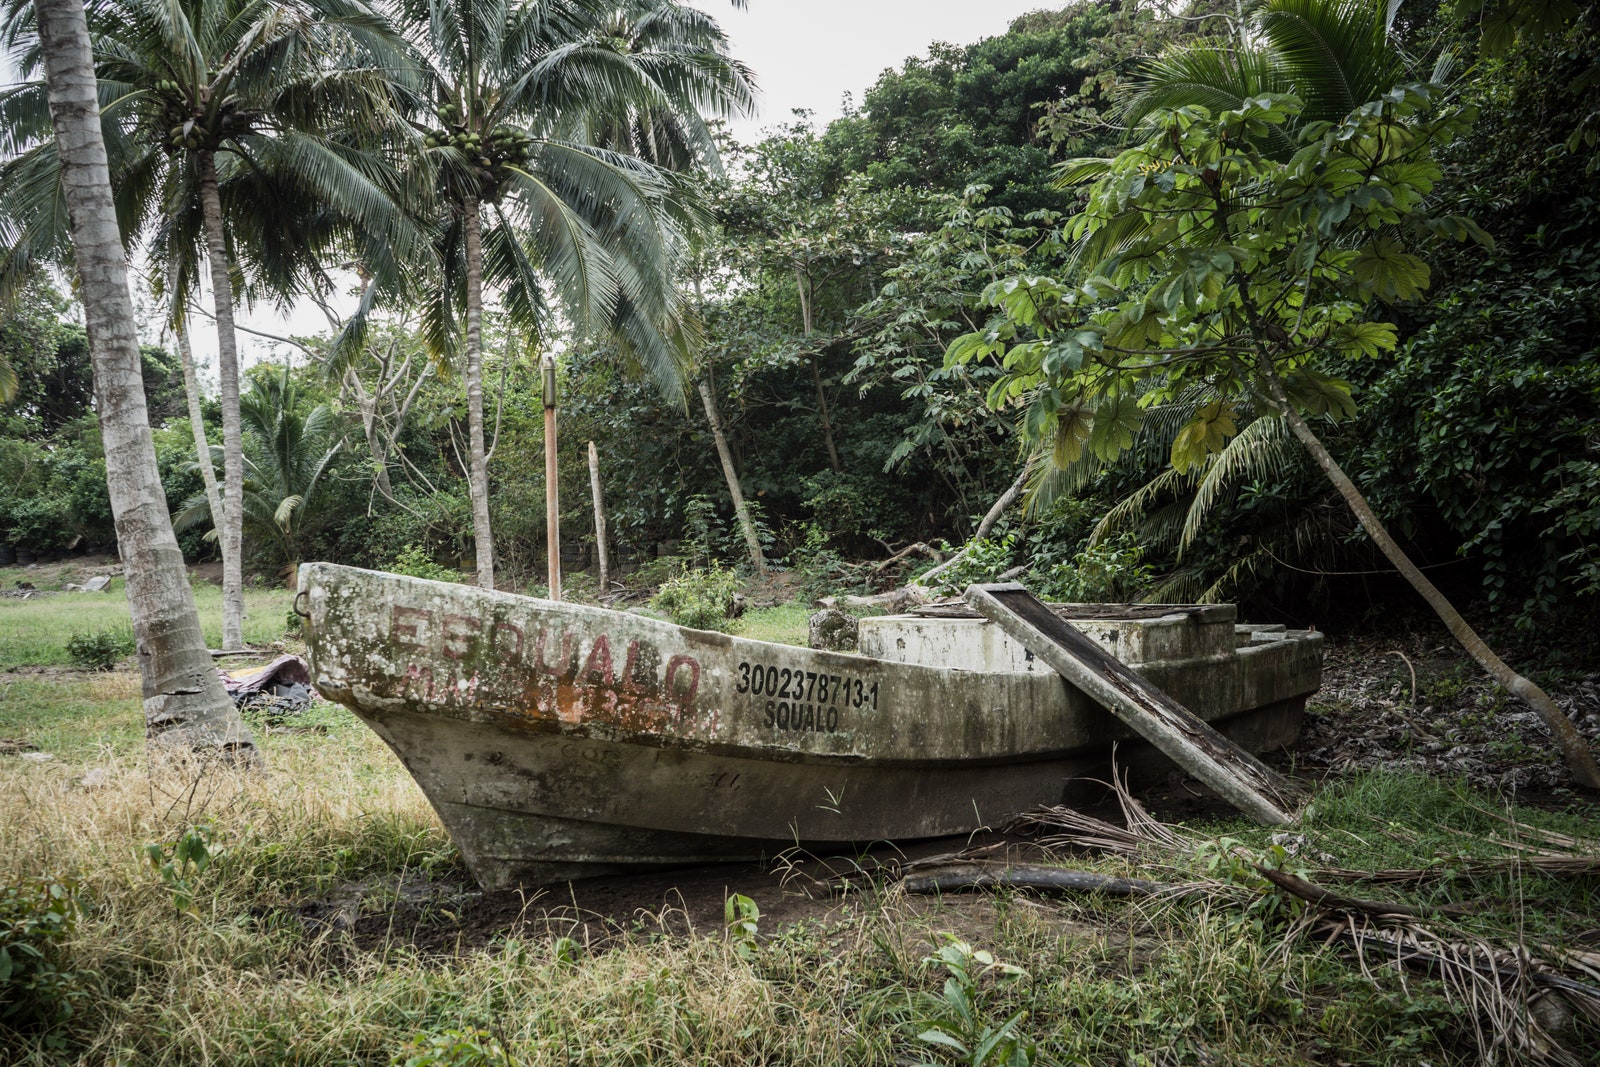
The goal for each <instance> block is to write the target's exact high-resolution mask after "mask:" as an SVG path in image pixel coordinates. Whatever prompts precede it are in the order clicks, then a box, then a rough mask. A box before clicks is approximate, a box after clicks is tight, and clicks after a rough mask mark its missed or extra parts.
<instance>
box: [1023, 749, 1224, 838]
mask: <svg viewBox="0 0 1600 1067" xmlns="http://www.w3.org/2000/svg"><path fill="white" fill-rule="evenodd" d="M1114 760H1115V752H1113V764H1112V769H1111V781H1110V782H1102V781H1100V780H1099V779H1091V781H1093V782H1094V783H1095V784H1097V785H1103V786H1105V787H1106V788H1107V789H1109V790H1111V792H1112V794H1113V795H1114V796H1115V797H1116V799H1117V804H1118V806H1120V807H1121V808H1122V820H1123V823H1124V825H1122V826H1118V825H1116V824H1115V823H1111V822H1107V821H1105V820H1104V819H1097V818H1095V817H1094V816H1093V815H1088V814H1086V813H1084V812H1081V811H1078V810H1077V809H1076V808H1069V807H1066V806H1065V805H1060V804H1057V805H1052V806H1049V807H1043V808H1035V809H1033V810H1032V811H1026V812H1023V813H1022V814H1021V815H1018V816H1016V817H1015V818H1013V819H1012V820H1011V821H1010V822H1009V823H1007V824H1006V827H1005V829H1006V830H1008V831H1013V832H1018V833H1025V834H1029V835H1034V836H1035V844H1037V845H1038V846H1039V847H1040V848H1044V849H1048V850H1051V851H1064V850H1067V849H1088V850H1091V851H1095V852H1111V853H1118V854H1121V855H1128V856H1131V855H1134V854H1136V853H1139V852H1141V851H1148V852H1155V853H1188V852H1192V851H1193V850H1194V846H1195V845H1196V844H1198V843H1199V842H1200V840H1202V839H1201V837H1199V836H1198V835H1196V834H1194V833H1193V831H1190V830H1189V829H1187V828H1186V827H1182V826H1174V825H1172V824H1170V823H1164V822H1162V821H1161V820H1160V819H1157V818H1156V817H1155V816H1153V815H1151V814H1150V813H1149V812H1148V811H1147V810H1145V806H1144V805H1143V804H1141V803H1139V799H1138V798H1137V797H1135V796H1134V795H1133V793H1132V791H1131V790H1130V789H1129V788H1128V782H1127V776H1126V775H1125V774H1118V772H1117V769H1116V765H1115V762H1114Z"/></svg>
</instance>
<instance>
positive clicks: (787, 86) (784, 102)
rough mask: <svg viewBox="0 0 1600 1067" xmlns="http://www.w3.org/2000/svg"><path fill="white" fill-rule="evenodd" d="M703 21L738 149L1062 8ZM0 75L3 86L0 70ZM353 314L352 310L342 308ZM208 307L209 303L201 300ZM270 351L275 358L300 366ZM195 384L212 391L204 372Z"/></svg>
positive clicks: (772, 4)
mask: <svg viewBox="0 0 1600 1067" xmlns="http://www.w3.org/2000/svg"><path fill="white" fill-rule="evenodd" d="M690 2H691V3H693V4H694V5H695V6H696V7H699V8H702V9H703V10H705V11H708V12H710V13H711V14H712V15H713V16H714V17H715V18H716V19H717V20H718V21H719V22H720V23H721V24H722V26H723V28H724V29H725V30H726V31H727V33H728V37H729V38H730V40H731V42H732V52H733V54H734V55H735V56H737V57H738V58H740V59H742V60H743V61H744V62H745V63H747V64H749V65H750V66H751V67H752V68H753V69H754V71H755V75H756V79H757V82H758V84H759V85H760V87H761V91H762V100H761V104H762V106H761V111H760V113H759V114H758V115H757V116H756V117H755V118H753V119H749V120H741V121H738V122H735V123H734V124H733V129H734V133H735V136H737V137H738V138H739V139H740V140H745V141H749V140H754V139H755V137H756V136H757V135H758V133H759V132H760V130H761V129H762V128H764V127H766V126H771V125H776V124H778V123H783V122H787V121H789V119H790V118H791V112H792V111H793V109H795V108H806V109H809V110H811V111H813V112H814V113H815V114H814V116H813V120H814V121H815V122H816V123H817V124H818V125H819V126H822V125H826V124H827V122H828V121H829V120H830V119H834V118H837V117H838V116H839V115H840V113H841V111H842V107H841V102H842V100H843V97H844V94H845V93H850V94H851V95H852V96H853V98H854V100H855V102H856V104H857V105H858V106H859V105H860V103H861V99H862V96H863V94H864V92H865V90H866V89H867V88H869V87H870V86H871V85H872V83H873V82H875V81H877V79H878V75H879V74H880V73H881V72H882V71H883V70H884V69H885V68H889V67H898V66H899V65H900V64H901V63H903V62H904V61H905V60H906V58H907V57H909V56H913V55H925V54H927V50H928V45H929V44H930V43H932V42H934V41H948V42H951V43H955V44H969V43H971V42H973V41H977V40H980V39H981V38H984V37H993V36H995V35H997V34H1000V33H1004V32H1005V29H1006V27H1007V26H1008V25H1009V24H1010V22H1011V20H1012V19H1014V18H1016V17H1017V16H1018V15H1022V14H1024V13H1026V12H1029V11H1037V10H1040V9H1047V8H1059V7H1063V6H1065V5H1066V2H1067V0H749V7H748V8H747V9H746V10H743V11H740V10H737V9H736V8H734V7H733V6H732V4H731V3H729V2H728V0H690ZM5 67H6V69H4V71H3V73H4V75H6V76H7V77H5V79H4V80H6V81H9V80H11V76H14V75H13V71H12V70H11V69H10V68H9V64H6V65H5ZM349 303H350V305H351V306H352V307H353V305H354V301H353V300H351V301H349ZM208 306H209V298H208ZM238 321H239V323H240V324H241V325H243V326H253V327H255V328H257V329H261V330H265V331H267V332H269V333H276V334H290V333H317V332H321V331H324V330H326V328H327V323H326V320H325V319H324V318H323V317H322V315H321V313H320V312H318V311H316V310H315V309H314V308H310V307H308V308H306V309H304V310H303V311H296V312H295V313H294V314H291V315H290V316H288V317H284V316H280V315H278V314H276V313H275V312H273V311H271V310H269V309H265V308H263V309H260V310H257V311H254V312H250V311H245V310H244V309H242V308H241V309H239V314H238ZM193 340H194V348H195V356H196V358H197V360H199V361H200V362H201V363H202V364H209V365H210V366H212V367H214V366H215V359H216V341H215V333H214V331H213V330H211V329H210V328H209V323H207V322H205V320H202V319H199V318H197V319H196V320H195V330H194V333H193ZM274 347H275V346H273V345H272V344H271V343H270V342H267V341H263V340H261V339H259V338H256V337H252V336H251V335H249V334H246V333H241V334H240V335H239V350H240V355H241V361H242V362H243V363H245V364H246V365H248V364H251V363H255V362H257V361H259V360H262V359H267V358H271V357H272V349H273V348H274ZM276 347H278V348H279V354H278V358H283V357H284V356H291V357H297V358H299V359H303V358H304V357H303V355H301V354H300V353H298V352H294V351H293V350H291V349H288V348H287V347H286V346H276ZM202 376H203V377H206V378H208V379H210V380H211V381H213V382H214V381H215V373H214V371H213V372H211V373H207V372H206V371H205V370H202Z"/></svg>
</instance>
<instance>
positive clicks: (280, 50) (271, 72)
mask: <svg viewBox="0 0 1600 1067" xmlns="http://www.w3.org/2000/svg"><path fill="white" fill-rule="evenodd" d="M89 25H90V30H91V39H92V41H93V46H94V56H95V63H96V71H97V74H98V77H99V95H100V101H101V107H102V112H103V116H104V119H103V126H104V136H105V141H106V144H107V148H108V153H109V157H110V159H111V162H112V174H113V189H114V196H115V202H116V207H117V214H118V220H119V223H120V225H121V231H122V236H123V239H124V241H125V242H127V243H128V244H129V245H130V246H132V245H134V244H135V243H138V242H143V244H144V246H145V250H146V252H147V253H148V254H149V256H150V258H151V259H152V260H154V261H155V263H156V264H157V265H158V266H160V267H161V268H163V269H162V270H160V271H159V272H158V274H157V281H158V283H159V285H160V286H161V287H164V288H165V290H166V292H165V294H164V295H165V296H166V297H167V298H168V300H169V301H170V306H171V308H172V311H173V319H174V325H175V326H176V327H177V328H178V329H179V330H180V331H181V330H186V329H187V323H186V316H185V314H184V311H185V309H186V308H187V307H188V306H189V304H190V303H191V302H193V299H194V297H195V296H196V295H197V290H198V287H199V280H200V274H201V265H202V263H204V264H206V265H207V266H208V267H209V275H210V283H211V290H212V300H213V306H214V314H215V320H216V325H217V351H218V366H219V372H220V373H219V377H220V380H221V400H222V430H223V494H222V496H223V508H222V511H223V514H222V521H221V523H220V524H219V531H220V534H221V537H220V540H221V547H222V558H223V608H224V610H223V644H224V645H225V646H227V647H237V646H238V645H240V644H241V643H242V633H241V625H242V618H243V591H242V590H243V580H242V555H243V552H242V547H243V545H242V529H243V525H242V524H243V490H244V462H243V450H242V436H241V434H242V430H241V425H240V420H239V359H238V345H237V340H236V337H235V332H234V304H235V295H236V291H241V290H249V291H253V292H255V293H258V294H261V295H269V296H274V297H277V298H278V299H279V300H280V301H288V300H289V299H292V297H293V295H294V294H295V293H297V292H299V291H302V290H303V289H305V288H307V287H318V286H321V287H323V288H326V287H327V286H328V285H329V284H331V283H330V282H329V281H328V279H327V276H326V273H325V271H324V267H323V259H324V257H325V256H326V255H328V254H329V253H330V252H331V251H337V253H338V254H340V255H341V256H343V257H346V258H353V259H356V260H357V261H358V262H360V263H361V264H362V265H363V267H364V269H366V270H368V271H372V272H379V273H381V274H383V275H384V276H385V277H395V276H397V274H398V271H397V269H396V262H397V259H398V257H400V256H403V255H405V254H407V252H408V251H409V250H410V249H409V243H410V242H411V241H413V240H414V235H411V234H409V233H408V231H406V230H405V229H404V227H403V226H400V225H397V222H398V219H399V216H398V215H397V213H396V212H395V210H394V206H393V202H392V192H393V189H394V185H393V180H394V179H393V176H392V173H391V172H390V171H388V170H387V169H386V168H385V167H384V165H383V162H382V160H381V158H380V157H379V156H378V155H376V154H375V153H374V152H372V151H371V150H370V145H371V142H372V139H373V134H374V133H375V132H376V131H377V130H378V129H381V128H382V126H383V124H384V116H386V115H387V114H390V113H391V112H392V109H391V107H390V105H391V102H392V100H393V92H394V88H395V84H396V81H397V80H403V72H404V71H405V69H406V63H405V59H404V53H403V49H402V48H401V47H400V45H401V42H400V41H399V39H398V38H397V37H395V36H394V35H393V34H392V32H391V31H390V29H389V26H388V23H387V21H386V20H385V19H384V18H383V17H382V16H381V15H379V14H378V13H376V12H375V11H374V10H373V9H372V8H371V7H369V6H367V5H366V4H365V3H362V2H361V0H292V2H289V3H280V2H267V0H98V2H94V3H91V5H90V8H89ZM31 38H32V20H31V17H30V15H29V12H28V9H27V8H26V7H24V6H22V5H21V4H19V3H17V2H16V0H13V3H12V5H11V7H10V9H9V12H8V19H7V23H6V28H5V40H6V42H7V43H8V44H11V45H12V46H14V47H15V46H18V45H20V46H21V50H20V53H19V55H20V66H21V68H22V71H23V74H24V76H25V78H30V79H31V80H28V81H25V82H24V83H22V84H20V85H18V86H15V87H13V88H11V89H9V90H7V91H6V92H5V93H4V94H3V95H0V141H3V143H4V147H5V148H6V149H7V150H8V152H9V154H11V155H12V156H13V158H12V159H11V160H10V161H9V162H7V163H6V164H5V165H4V167H3V168H0V205H3V211H4V214H5V216H6V217H7V218H8V219H9V220H11V222H10V224H11V227H12V233H11V234H9V236H12V237H14V240H13V241H12V242H11V246H10V248H9V250H8V251H7V253H6V254H5V255H4V257H3V259H0V289H3V288H7V287H9V286H11V285H13V284H15V282H16V281H17V280H19V279H21V278H22V277H25V276H26V274H27V273H28V272H29V271H30V270H31V269H33V268H34V267H35V266H36V265H38V264H39V263H40V262H50V261H54V262H57V263H63V262H65V261H67V260H68V259H69V258H70V249H69V248H68V246H67V243H66V241H65V234H66V227H65V219H64V216H63V212H62V207H61V198H60V196H59V195H58V188H59V183H60V180H61V166H60V159H59V156H58V154H57V146H56V144H55V142H54V140H53V139H52V138H51V135H50V130H49V126H48V123H47V121H46V116H45V114H44V110H43V106H42V105H43V90H42V83H41V82H40V81H39V80H38V78H37V77H36V76H37V74H38V73H39V71H40V69H41V62H42V60H41V53H40V50H39V49H38V47H37V45H36V44H30V40H31ZM186 341H187V336H184V337H181V338H180V343H181V347H186V345H184V344H182V342H186Z"/></svg>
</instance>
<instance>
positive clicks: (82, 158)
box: [34, 0, 257, 761]
mask: <svg viewBox="0 0 1600 1067" xmlns="http://www.w3.org/2000/svg"><path fill="white" fill-rule="evenodd" d="M34 6H35V10H36V11H37V13H38V18H39V40H40V44H41V47H42V51H43V53H44V58H45V70H46V77H47V79H48V81H49V86H50V116H51V119H52V120H53V121H54V123H55V128H56V143H57V145H58V150H59V152H60V157H61V171H62V174H61V188H62V191H63V196H64V198H65V199H66V202H67V210H68V213H69V214H70V215H71V219H72V243H73V247H74V249H75V251H76V255H77V267H78V275H79V279H80V281H81V284H82V295H83V306H84V312H85V318H86V320H87V327H88V334H89V352H90V358H91V360H92V361H93V367H94V391H95V405H96V408H97V414H98V416H99V421H100V433H101V436H102V438H103V439H104V442H105V457H106V488H107V490H108V491H109V494H110V497H111V512H112V516H113V518H114V520H115V522H116V529H117V544H118V547H119V548H120V550H121V552H122V559H123V564H124V570H125V573H126V575H127V592H128V607H129V610H130V612H131V614H132V616H133V631H134V636H135V638H136V640H137V643H138V651H139V670H140V674H141V676H142V678H143V695H144V712H145V725H146V731H147V734H148V737H149V739H150V741H151V742H152V743H161V744H163V745H173V746H183V747H185V748H189V749H192V750H194V751H197V752H201V753H206V754H210V753H219V754H226V755H228V756H230V757H232V758H235V759H241V760H245V761H254V760H255V758H256V756H257V753H256V747H255V742H254V740H253V739H252V737H251V735H250V731H249V729H248V728H247V727H246V726H245V725H244V722H243V721H242V720H241V719H240V717H239V713H238V711H237V710H236V709H235V708H234V706H233V702H232V701H231V700H230V699H229V698H228V695H227V693H226V692H225V691H224V690H223V688H222V683H221V681H220V680H219V679H218V678H217V672H216V669H215V668H214V667H213V666H212V663H211V656H210V655H209V654H208V653H207V651H206V645H205V638H204V636H203V635H202V633H201V631H200V617H199V615H198V614H197V613H196V611H195V606H194V595H193V593H192V592H191V591H190V589H189V581H188V575H187V573H186V572H185V570H184V566H183V555H182V553H181V552H180V551H179V550H178V541H177V538H176V537H174V536H173V533H172V524H171V521H170V520H169V518H168V516H167V501H166V496H165V494H164V493H163V492H162V491H161V478H160V474H159V472H158V471H157V468H156V453H155V446H154V444H153V443H152V441H151V437H150V423H149V416H148V413H147V410H146V408H145V402H144V381H143V375H142V373H141V368H140V362H139V341H138V334H137V328H136V325H135V322H134V317H133V302H132V300H131V299H130V297H129V295H128V271H127V263H126V261H125V260H124V259H123V249H122V239H121V234H120V233H119V231H118V228H117V216H116V210H115V208H114V207H113V205H112V200H111V176H110V171H109V168H108V167H107V165H106V150H105V142H104V141H103V140H102V136H101V129H100V110H99V106H98V103H97V101H96V79H95V71H94V61H93V58H92V55H91V53H90V50H89V31H88V26H87V25H86V23H85V20H84V14H83V7H82V6H81V2H80V0H36V3H35V5H34Z"/></svg>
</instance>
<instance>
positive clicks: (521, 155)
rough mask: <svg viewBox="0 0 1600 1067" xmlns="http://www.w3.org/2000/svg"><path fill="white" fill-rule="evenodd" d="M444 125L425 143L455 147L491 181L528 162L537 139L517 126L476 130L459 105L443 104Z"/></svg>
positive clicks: (440, 119) (440, 146)
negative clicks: (484, 131) (484, 132)
mask: <svg viewBox="0 0 1600 1067" xmlns="http://www.w3.org/2000/svg"><path fill="white" fill-rule="evenodd" d="M437 114H438V116H439V121H440V122H441V123H442V126H441V128H439V129H437V130H429V131H428V132H427V133H426V134H424V135H423V138H422V143H423V145H424V147H427V148H454V149H455V150H456V151H458V152H460V153H461V154H462V155H463V156H466V157H467V159H469V160H471V161H472V162H473V163H474V164H476V165H477V167H478V169H479V170H480V171H482V172H484V174H485V176H486V177H487V178H488V179H489V181H490V182H491V183H495V184H497V183H498V182H500V181H501V180H503V179H504V178H505V177H506V176H507V168H508V167H511V166H517V165H520V164H522V163H525V162H527V159H528V156H529V154H530V153H531V152H532V151H533V138H532V137H530V136H528V134H527V132H526V131H524V130H519V129H517V128H516V127H515V126H496V127H495V128H494V129H493V130H491V131H489V133H488V134H483V133H480V132H478V131H477V130H474V129H473V128H472V127H471V126H470V125H469V124H468V123H467V121H466V118H465V117H464V116H463V114H462V111H461V108H460V107H458V106H457V105H455V104H441V105H439V109H438V111H437Z"/></svg>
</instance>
